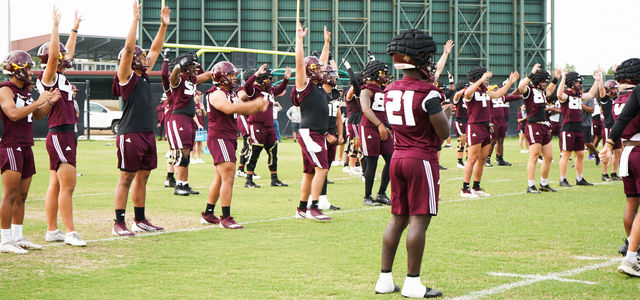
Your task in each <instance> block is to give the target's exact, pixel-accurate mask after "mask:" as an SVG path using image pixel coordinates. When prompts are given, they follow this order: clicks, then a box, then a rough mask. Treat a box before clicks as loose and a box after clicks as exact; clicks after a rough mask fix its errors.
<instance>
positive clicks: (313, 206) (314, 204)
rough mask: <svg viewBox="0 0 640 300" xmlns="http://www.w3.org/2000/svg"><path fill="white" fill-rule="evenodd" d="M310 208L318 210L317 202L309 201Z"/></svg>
mask: <svg viewBox="0 0 640 300" xmlns="http://www.w3.org/2000/svg"><path fill="white" fill-rule="evenodd" d="M311 208H313V209H317V208H318V200H313V201H311Z"/></svg>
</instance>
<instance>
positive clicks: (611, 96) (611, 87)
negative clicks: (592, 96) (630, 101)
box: [596, 80, 622, 181]
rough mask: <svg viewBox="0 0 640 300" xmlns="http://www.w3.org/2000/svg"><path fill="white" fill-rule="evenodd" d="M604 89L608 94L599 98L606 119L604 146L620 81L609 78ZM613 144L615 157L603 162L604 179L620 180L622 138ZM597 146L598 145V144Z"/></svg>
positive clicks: (603, 133) (603, 132) (603, 131)
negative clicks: (608, 161) (609, 171)
mask: <svg viewBox="0 0 640 300" xmlns="http://www.w3.org/2000/svg"><path fill="white" fill-rule="evenodd" d="M604 90H605V93H606V95H605V96H604V97H601V98H600V99H598V104H599V105H600V107H601V108H602V109H601V110H602V118H603V119H604V126H603V127H602V134H601V136H602V142H603V146H604V144H605V143H606V141H607V139H608V138H609V131H610V130H611V127H613V123H614V119H613V103H614V102H615V101H616V100H617V98H618V93H619V91H618V83H617V82H616V81H615V80H607V82H605V83H604ZM614 143H615V145H614V146H613V159H612V160H611V162H610V163H604V162H602V180H603V181H609V180H614V181H620V180H622V178H620V177H619V176H618V167H619V166H620V155H622V141H621V140H620V139H617V140H615V142H614ZM596 146H597V145H596ZM609 166H611V176H609V173H608V170H609Z"/></svg>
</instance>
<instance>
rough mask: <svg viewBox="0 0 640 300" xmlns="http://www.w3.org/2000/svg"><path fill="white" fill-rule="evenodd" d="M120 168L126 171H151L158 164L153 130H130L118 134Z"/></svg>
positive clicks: (117, 144)
mask: <svg viewBox="0 0 640 300" xmlns="http://www.w3.org/2000/svg"><path fill="white" fill-rule="evenodd" d="M116 146H117V149H118V168H119V169H120V170H121V171H125V172H137V171H139V170H147V171H151V170H153V169H155V168H156V167H157V165H158V156H157V153H156V139H155V136H154V134H153V132H152V131H151V132H129V133H125V134H123V135H118V136H116Z"/></svg>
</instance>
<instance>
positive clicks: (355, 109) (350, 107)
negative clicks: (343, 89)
mask: <svg viewBox="0 0 640 300" xmlns="http://www.w3.org/2000/svg"><path fill="white" fill-rule="evenodd" d="M359 112H362V108H361V107H360V98H359V97H357V96H356V95H353V97H351V100H348V101H347V116H349V115H351V114H352V113H359Z"/></svg>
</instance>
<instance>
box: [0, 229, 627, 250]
mask: <svg viewBox="0 0 640 300" xmlns="http://www.w3.org/2000/svg"><path fill="white" fill-rule="evenodd" d="M0 239H1V241H0V242H2V243H3V244H4V243H8V242H11V241H13V238H12V237H11V228H9V229H0ZM627 253H628V252H627Z"/></svg>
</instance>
